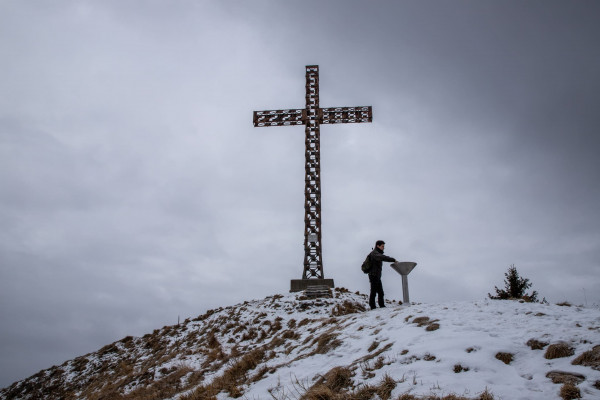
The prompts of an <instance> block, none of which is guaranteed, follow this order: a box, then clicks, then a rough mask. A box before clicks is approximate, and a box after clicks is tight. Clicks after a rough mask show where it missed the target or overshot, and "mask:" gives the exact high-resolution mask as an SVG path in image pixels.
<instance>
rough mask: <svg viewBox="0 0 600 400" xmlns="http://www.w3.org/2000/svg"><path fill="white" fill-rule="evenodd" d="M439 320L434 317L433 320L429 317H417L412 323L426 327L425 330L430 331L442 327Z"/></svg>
mask: <svg viewBox="0 0 600 400" xmlns="http://www.w3.org/2000/svg"><path fill="white" fill-rule="evenodd" d="M438 322H439V320H437V319H434V320H431V319H430V318H429V317H417V318H415V319H413V321H412V323H413V324H417V326H419V327H423V326H424V327H425V330H426V331H428V332H431V331H436V330H438V329H440V324H438Z"/></svg>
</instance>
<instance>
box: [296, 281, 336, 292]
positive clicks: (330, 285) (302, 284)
mask: <svg viewBox="0 0 600 400" xmlns="http://www.w3.org/2000/svg"><path fill="white" fill-rule="evenodd" d="M309 286H327V287H328V288H332V289H333V288H334V287H335V286H334V284H333V279H292V281H291V284H290V292H301V291H303V290H306V288H307V287H309Z"/></svg>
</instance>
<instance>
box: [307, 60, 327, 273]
mask: <svg viewBox="0 0 600 400" xmlns="http://www.w3.org/2000/svg"><path fill="white" fill-rule="evenodd" d="M305 123H306V127H305V149H306V150H305V164H304V168H305V177H304V182H305V184H304V270H303V272H302V279H310V278H313V277H316V278H319V279H324V278H325V274H324V273H323V253H322V250H321V128H320V124H319V67H318V66H317V65H309V66H307V67H306V122H305Z"/></svg>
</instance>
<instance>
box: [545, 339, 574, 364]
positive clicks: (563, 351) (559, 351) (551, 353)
mask: <svg viewBox="0 0 600 400" xmlns="http://www.w3.org/2000/svg"><path fill="white" fill-rule="evenodd" d="M573 354H575V351H574V350H573V348H572V347H571V346H569V345H568V344H567V343H565V342H560V343H554V344H551V345H550V346H548V348H547V349H546V353H545V354H544V358H546V359H548V360H552V359H555V358H563V357H570V356H572V355H573Z"/></svg>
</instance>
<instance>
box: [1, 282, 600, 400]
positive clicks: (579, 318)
mask: <svg viewBox="0 0 600 400" xmlns="http://www.w3.org/2000/svg"><path fill="white" fill-rule="evenodd" d="M331 295H332V297H331V298H317V299H312V298H311V299H309V298H307V297H306V296H305V294H303V293H298V294H287V295H275V296H271V297H267V298H266V299H264V300H256V301H248V302H244V303H243V304H239V305H236V306H231V307H227V308H219V309H216V310H210V311H208V312H207V313H205V314H204V315H202V316H199V317H198V318H195V319H188V320H186V321H184V322H183V323H181V324H179V325H174V326H165V327H163V328H162V329H157V330H155V331H154V332H152V333H149V334H147V335H145V336H143V337H131V336H128V337H126V338H123V339H122V340H120V341H118V342H115V343H112V344H109V345H107V346H105V347H103V348H101V349H100V350H98V351H97V352H94V353H90V354H86V355H84V356H81V357H78V358H75V359H73V360H70V361H67V362H65V363H64V364H62V365H60V366H54V367H51V368H48V369H46V370H43V371H40V372H39V373H37V374H36V375H34V376H32V377H30V378H28V379H25V380H23V381H20V382H16V383H14V384H13V385H11V386H10V387H8V388H5V389H2V390H1V391H0V398H1V399H90V400H96V399H97V400H100V399H181V400H196V399H217V398H218V399H225V398H246V399H263V398H264V399H273V398H274V399H298V398H304V399H376V398H380V399H401V400H410V399H421V398H427V399H448V400H450V399H482V400H483V399H505V400H513V399H529V400H531V399H560V398H577V396H580V397H581V398H583V399H598V398H600V346H598V345H599V344H600V310H598V309H597V308H583V307H574V306H570V305H567V304H563V305H560V306H559V305H547V304H538V303H519V302H516V301H494V300H484V301H481V302H471V303H449V304H435V305H428V304H413V305H412V306H410V307H408V306H404V305H400V304H399V303H396V302H388V305H387V308H385V309H377V310H374V311H366V310H365V305H366V303H367V301H366V296H365V295H362V294H358V293H350V292H348V291H347V290H345V289H339V288H338V289H335V290H334V291H333V292H332V294H331Z"/></svg>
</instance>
